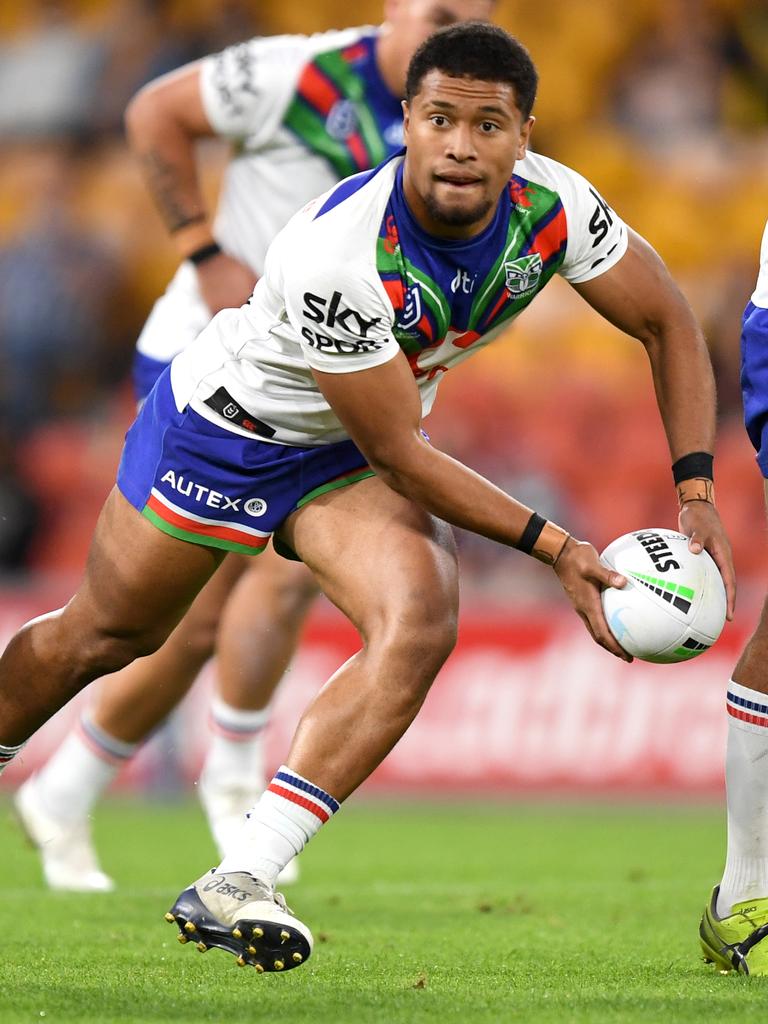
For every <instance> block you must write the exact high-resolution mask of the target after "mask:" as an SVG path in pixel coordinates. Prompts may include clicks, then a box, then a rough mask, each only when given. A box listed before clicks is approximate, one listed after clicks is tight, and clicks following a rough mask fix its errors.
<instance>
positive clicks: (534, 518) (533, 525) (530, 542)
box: [515, 512, 547, 555]
mask: <svg viewBox="0 0 768 1024" xmlns="http://www.w3.org/2000/svg"><path fill="white" fill-rule="evenodd" d="M546 524H547V520H546V519H545V518H544V516H540V515H539V513H538V512H534V513H533V514H532V515H531V518H530V519H529V520H528V522H527V523H526V524H525V529H524V530H523V535H522V537H521V538H520V540H519V541H518V542H517V544H515V547H516V548H517V550H518V551H524V552H525V554H526V555H530V553H531V552H532V551H533V547H534V545H535V543H536V541H537V540H538V539H539V535H540V534H541V531H542V530H543V529H544V527H545V526H546Z"/></svg>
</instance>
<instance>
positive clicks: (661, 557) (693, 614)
mask: <svg viewBox="0 0 768 1024" xmlns="http://www.w3.org/2000/svg"><path fill="white" fill-rule="evenodd" d="M600 557H601V559H602V561H603V562H604V563H605V564H606V565H609V566H610V567H611V568H612V569H615V570H616V572H620V573H621V574H622V576H626V577H627V584H626V586H625V587H623V588H622V589H621V590H618V589H616V588H615V587H609V588H607V589H606V590H604V591H603V594H602V601H603V611H604V613H605V618H606V621H607V622H608V626H609V628H610V630H611V632H612V633H613V635H614V636H615V637H616V639H617V640H618V642H619V643H620V644H621V646H622V647H623V648H624V650H625V651H627V652H628V653H629V654H631V655H633V656H634V657H635V658H641V659H642V660H643V661H652V662H656V663H658V664H669V663H672V662H678V661H689V660H690V659H691V658H695V657H696V656H697V655H699V654H702V653H703V652H704V651H706V650H708V649H709V648H710V647H711V646H712V644H713V643H714V642H715V640H717V638H718V637H719V636H720V633H721V631H722V629H723V626H724V625H725V611H726V599H725V587H724V586H723V580H722V577H721V576H720V572H719V570H718V568H717V566H716V565H715V563H714V561H713V559H712V557H711V555H710V554H709V553H708V552H706V551H702V552H701V554H698V555H695V554H693V552H691V551H690V550H689V549H688V538H687V537H686V536H685V535H684V534H682V533H677V532H676V531H675V530H637V531H636V532H635V533H627V534H625V535H624V536H623V537H619V538H618V539H617V540H615V541H613V543H612V544H609V545H608V547H607V548H606V549H605V551H603V553H602V554H601V556H600Z"/></svg>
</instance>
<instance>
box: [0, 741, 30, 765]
mask: <svg viewBox="0 0 768 1024" xmlns="http://www.w3.org/2000/svg"><path fill="white" fill-rule="evenodd" d="M26 742H27V741H26V740H25V741H24V743H19V744H17V745H16V746H15V747H12V746H6V745H5V744H3V743H0V773H2V771H3V769H4V768H7V766H8V765H9V764H10V763H11V761H12V760H13V759H14V757H16V755H17V754H18V753H19V751H20V750H21V749H22V748H23V747H24V746H25V745H26Z"/></svg>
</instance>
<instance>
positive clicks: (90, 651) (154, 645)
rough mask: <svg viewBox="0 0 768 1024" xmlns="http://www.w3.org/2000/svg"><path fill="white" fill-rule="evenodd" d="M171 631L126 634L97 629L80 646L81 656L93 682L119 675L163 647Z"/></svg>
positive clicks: (153, 629) (146, 630) (108, 629)
mask: <svg viewBox="0 0 768 1024" xmlns="http://www.w3.org/2000/svg"><path fill="white" fill-rule="evenodd" d="M166 637H167V630H164V629H162V628H159V627H155V628H152V629H144V630H136V631H125V630H117V629H110V628H98V627H96V628H94V630H93V632H92V633H91V635H90V636H89V637H86V638H83V639H82V640H81V642H80V643H79V645H78V654H79V657H80V660H81V661H82V662H83V667H84V668H85V670H86V672H87V674H88V675H89V676H91V677H92V678H96V677H97V676H101V675H108V674H109V673H110V672H118V671H119V670H120V669H121V668H125V666H126V665H130V664H131V662H132V661H135V660H136V659H137V658H144V657H147V656H148V655H150V654H154V652H155V651H156V650H157V649H158V648H159V647H161V646H162V645H163V643H164V642H165V640H166Z"/></svg>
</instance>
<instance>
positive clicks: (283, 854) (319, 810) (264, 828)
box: [217, 765, 339, 886]
mask: <svg viewBox="0 0 768 1024" xmlns="http://www.w3.org/2000/svg"><path fill="white" fill-rule="evenodd" d="M338 809H339V802H338V800H334V798H333V797H332V796H331V795H330V793H326V792H325V790H324V789H321V788H320V787H319V786H315V785H314V783H312V782H310V781H309V780H308V779H305V778H303V777H302V776H301V775H299V774H298V773H297V772H294V771H291V769H290V768H287V767H286V766H285V765H282V766H281V767H280V768H278V770H277V772H276V773H275V777H274V778H273V779H272V781H271V782H270V784H269V786H268V788H267V789H266V791H265V792H264V793H262V795H261V797H260V799H259V802H258V803H257V804H256V806H255V807H254V808H253V810H251V811H249V812H248V814H247V816H246V817H247V820H246V822H245V824H244V825H243V828H242V830H241V832H240V835H239V836H238V838H237V840H236V841H235V843H234V844H233V846H232V848H231V849H230V851H229V852H228V853H227V855H226V857H225V858H224V860H223V861H222V862H221V864H220V865H219V867H218V869H217V870H218V871H248V872H249V873H250V874H252V875H254V877H256V878H260V879H262V880H263V881H265V882H268V883H269V884H270V885H272V886H274V884H275V882H276V880H277V876H278V875H279V874H280V872H281V871H282V870H283V868H284V867H285V865H286V864H287V863H288V861H289V860H291V858H292V857H295V856H296V854H297V853H301V851H302V850H303V849H304V847H305V846H306V844H307V843H308V842H309V840H310V839H311V838H312V836H313V835H314V834H315V833H316V832H317V831H318V829H319V828H320V826H321V825H324V824H325V822H326V821H328V819H329V818H330V817H332V816H333V815H334V814H335V813H336V811H338Z"/></svg>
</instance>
